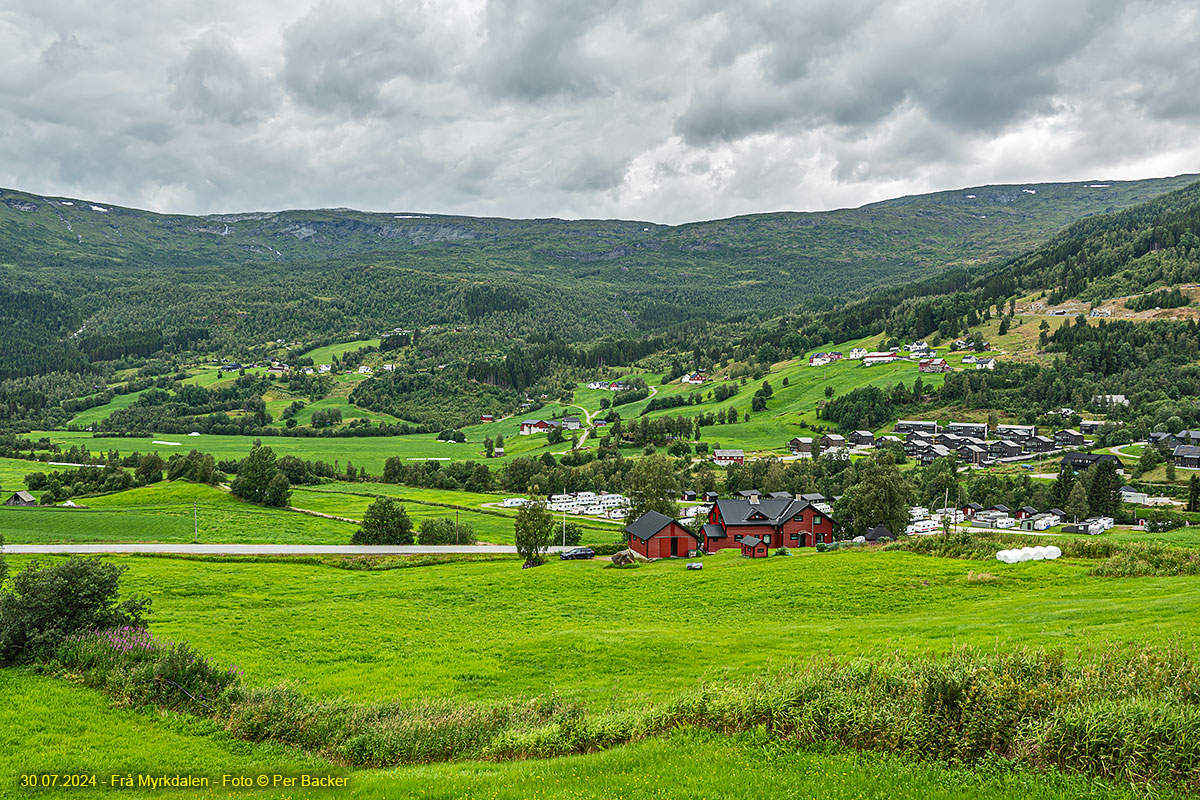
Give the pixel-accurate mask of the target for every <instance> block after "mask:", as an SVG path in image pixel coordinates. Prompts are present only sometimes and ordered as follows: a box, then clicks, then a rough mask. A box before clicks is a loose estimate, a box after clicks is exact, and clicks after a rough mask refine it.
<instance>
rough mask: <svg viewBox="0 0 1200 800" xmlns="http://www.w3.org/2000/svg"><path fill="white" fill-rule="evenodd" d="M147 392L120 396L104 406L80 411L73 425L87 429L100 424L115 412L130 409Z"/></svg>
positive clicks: (73, 420) (72, 421) (72, 422)
mask: <svg viewBox="0 0 1200 800" xmlns="http://www.w3.org/2000/svg"><path fill="white" fill-rule="evenodd" d="M145 391H147V390H146V389H143V390H142V391H140V392H129V393H128V394H119V395H117V396H116V397H114V398H113V399H112V400H110V401H108V402H107V403H105V404H104V405H102V406H96V407H94V408H89V409H87V410H86V411H80V412H79V413H78V414H76V415H75V417H74V418H73V419H72V420H71V424H72V425H79V426H82V427H87V426H88V425H91V424H93V423H95V422H100V421H101V420H103V419H105V418H106V417H108V415H109V414H111V413H113V412H114V411H118V410H120V409H122V408H129V407H130V406H131V405H133V404H134V403H136V402H137V400H138V398H139V397H141V396H142V393H143V392H145Z"/></svg>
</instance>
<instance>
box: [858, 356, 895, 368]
mask: <svg viewBox="0 0 1200 800" xmlns="http://www.w3.org/2000/svg"><path fill="white" fill-rule="evenodd" d="M897 358H899V356H897V355H896V354H895V353H890V352H875V353H867V354H866V355H865V356H863V358H862V362H863V366H864V367H873V366H875V365H876V364H890V363H892V362H893V361H895V360H896V359H897Z"/></svg>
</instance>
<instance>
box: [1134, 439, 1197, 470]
mask: <svg viewBox="0 0 1200 800" xmlns="http://www.w3.org/2000/svg"><path fill="white" fill-rule="evenodd" d="M1146 444H1148V445H1154V446H1155V447H1163V448H1169V449H1170V450H1171V460H1172V461H1173V462H1174V464H1175V466H1176V467H1177V468H1179V469H1200V430H1182V431H1179V432H1178V433H1167V432H1163V431H1158V432H1155V433H1152V434H1150V437H1149V438H1148V439H1147V440H1146Z"/></svg>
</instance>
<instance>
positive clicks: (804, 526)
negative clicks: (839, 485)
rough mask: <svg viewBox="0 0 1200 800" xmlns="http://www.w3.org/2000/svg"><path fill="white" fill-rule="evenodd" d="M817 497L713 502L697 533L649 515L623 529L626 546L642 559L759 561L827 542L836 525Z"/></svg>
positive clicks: (756, 496)
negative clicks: (716, 556) (723, 555)
mask: <svg viewBox="0 0 1200 800" xmlns="http://www.w3.org/2000/svg"><path fill="white" fill-rule="evenodd" d="M831 511H832V509H831V508H830V506H829V504H828V502H827V500H826V498H825V497H824V496H823V495H821V494H815V493H814V494H806V495H800V496H799V497H796V496H793V495H792V494H791V493H790V492H772V493H770V494H766V495H764V494H762V493H760V492H758V491H757V490H748V491H743V492H738V496H736V497H730V498H715V497H714V498H713V500H712V505H711V506H709V507H708V508H707V511H706V512H705V516H704V519H705V522H704V524H703V525H701V526H699V533H695V532H693V531H691V530H689V529H688V528H687V526H685V525H684V524H683V523H682V522H680V521H679V520H677V519H672V518H671V517H668V516H666V515H665V514H660V513H658V512H657V511H647V512H646V513H645V514H643V515H642V516H640V517H639V518H638V519H636V520H635V521H634V522H632V523H631V524H630V525H628V526H627V527H626V528H625V530H626V531H627V532H628V533H629V547H630V549H632V550H634V551H635V552H637V553H640V554H641V555H643V556H645V557H646V558H668V557H671V556H684V555H689V554H691V555H694V554H698V553H701V552H704V553H715V552H717V551H719V550H726V549H730V548H736V549H738V550H739V551H740V552H741V554H742V555H743V556H746V557H748V558H763V557H765V556H766V555H768V553H769V552H770V550H772V549H778V548H781V547H814V546H816V545H817V544H820V543H822V542H823V543H826V544H831V543H832V542H833V532H834V528H835V526H836V524H837V523H836V522H835V521H834V520H833V518H832V516H831Z"/></svg>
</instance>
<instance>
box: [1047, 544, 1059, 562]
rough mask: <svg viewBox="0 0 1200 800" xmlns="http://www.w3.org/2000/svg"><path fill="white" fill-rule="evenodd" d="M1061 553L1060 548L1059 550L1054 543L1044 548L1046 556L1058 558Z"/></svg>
mask: <svg viewBox="0 0 1200 800" xmlns="http://www.w3.org/2000/svg"><path fill="white" fill-rule="evenodd" d="M1061 555H1062V550H1059V549H1058V548H1057V547H1055V546H1054V545H1050V546H1049V547H1047V548H1046V558H1050V559H1054V558H1058V557H1059V556H1061Z"/></svg>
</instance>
